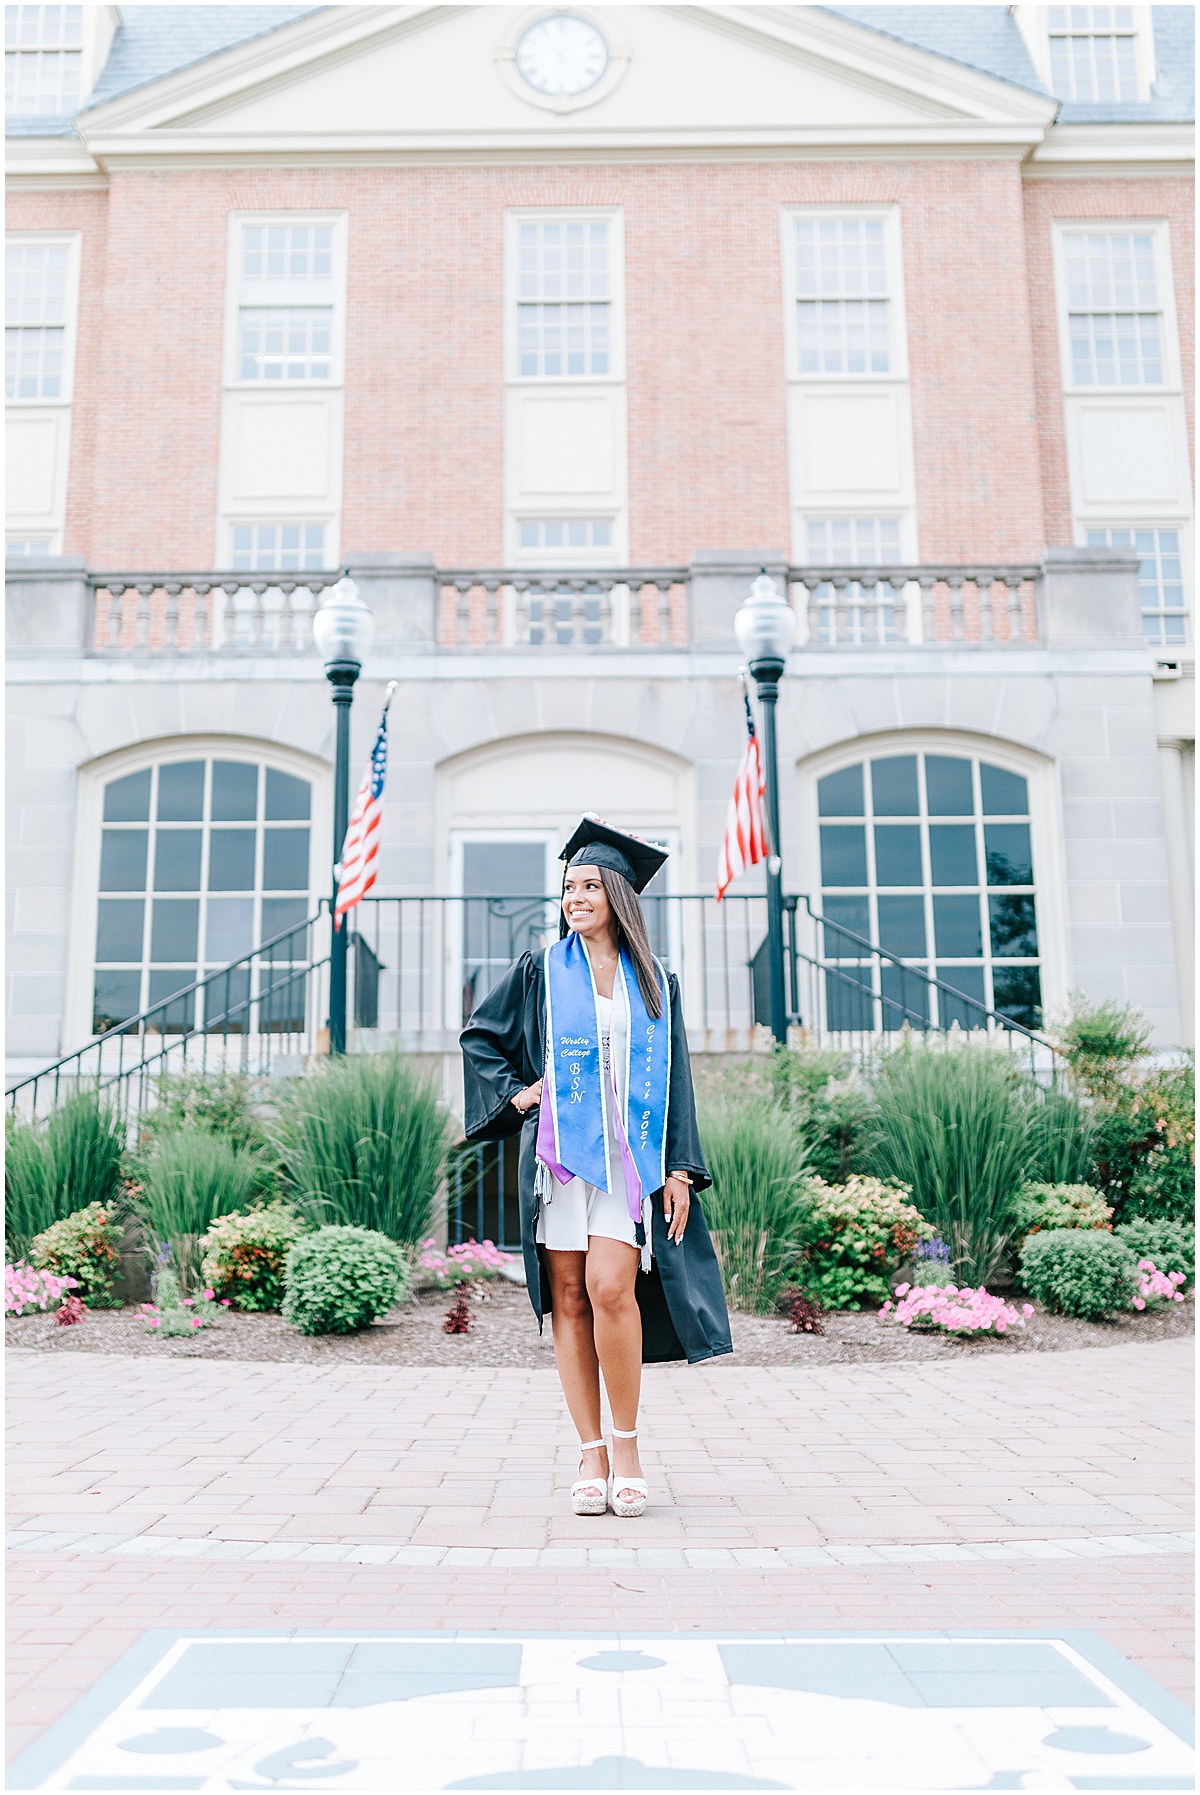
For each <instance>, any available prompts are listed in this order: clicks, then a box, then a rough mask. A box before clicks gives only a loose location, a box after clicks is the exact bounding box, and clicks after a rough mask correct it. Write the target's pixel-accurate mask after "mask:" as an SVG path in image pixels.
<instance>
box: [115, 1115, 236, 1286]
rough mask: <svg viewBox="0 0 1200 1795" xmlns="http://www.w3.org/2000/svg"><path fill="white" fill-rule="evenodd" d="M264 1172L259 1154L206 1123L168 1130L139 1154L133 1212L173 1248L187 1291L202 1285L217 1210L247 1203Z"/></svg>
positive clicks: (154, 1237) (155, 1236) (149, 1232)
mask: <svg viewBox="0 0 1200 1795" xmlns="http://www.w3.org/2000/svg"><path fill="white" fill-rule="evenodd" d="M261 1172H262V1162H261V1160H260V1159H259V1157H258V1155H257V1154H255V1153H248V1152H245V1151H241V1152H239V1151H238V1149H237V1148H235V1147H231V1146H230V1145H229V1143H228V1142H227V1141H224V1140H222V1138H221V1136H220V1135H218V1134H213V1133H211V1132H210V1131H209V1130H208V1129H204V1128H182V1129H180V1130H179V1131H178V1132H177V1133H175V1134H164V1135H162V1136H161V1137H160V1138H159V1139H158V1140H157V1141H156V1142H155V1143H154V1145H153V1146H152V1147H151V1148H150V1150H149V1152H147V1153H146V1154H145V1155H144V1156H143V1157H141V1158H139V1161H138V1171H137V1182H136V1184H135V1186H134V1187H133V1188H134V1195H133V1202H134V1208H135V1212H136V1214H137V1216H138V1218H139V1220H140V1221H141V1224H142V1227H143V1229H144V1231H145V1233H146V1235H147V1236H148V1238H149V1240H150V1241H151V1242H165V1244H166V1245H167V1246H168V1247H169V1248H170V1255H171V1263H172V1265H173V1266H174V1269H175V1275H176V1276H177V1278H178V1279H179V1283H180V1285H181V1287H182V1288H183V1289H184V1290H187V1291H191V1290H194V1289H195V1288H196V1287H197V1285H198V1284H199V1281H200V1258H201V1246H200V1243H201V1241H202V1239H203V1237H204V1235H205V1234H206V1233H207V1232H208V1229H209V1228H210V1226H211V1225H212V1223H213V1222H214V1221H215V1220H216V1218H217V1217H218V1216H219V1215H230V1214H232V1212H233V1211H234V1210H235V1209H245V1208H247V1207H248V1205H249V1203H250V1201H251V1199H252V1198H253V1196H254V1194H255V1190H256V1187H257V1185H258V1181H259V1178H260V1176H261Z"/></svg>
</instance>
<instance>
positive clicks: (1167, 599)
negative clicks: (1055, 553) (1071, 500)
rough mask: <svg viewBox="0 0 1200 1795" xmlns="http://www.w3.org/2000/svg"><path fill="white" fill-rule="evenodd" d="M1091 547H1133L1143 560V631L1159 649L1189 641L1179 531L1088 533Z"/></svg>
mask: <svg viewBox="0 0 1200 1795" xmlns="http://www.w3.org/2000/svg"><path fill="white" fill-rule="evenodd" d="M1087 539H1088V547H1089V548H1131V549H1136V551H1137V553H1138V554H1139V555H1140V556H1141V558H1142V564H1141V566H1140V568H1139V569H1138V586H1139V588H1140V590H1141V595H1142V629H1143V631H1144V632H1145V635H1146V639H1147V641H1149V642H1154V643H1156V644H1157V645H1158V646H1159V647H1160V648H1170V647H1178V646H1179V644H1180V643H1182V642H1186V640H1187V633H1188V631H1187V609H1186V606H1185V604H1184V598H1183V562H1182V560H1181V558H1180V541H1179V531H1178V530H1153V529H1151V530H1136V529H1134V530H1089V531H1088V533H1087Z"/></svg>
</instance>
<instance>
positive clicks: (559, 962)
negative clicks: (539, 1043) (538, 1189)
mask: <svg viewBox="0 0 1200 1795" xmlns="http://www.w3.org/2000/svg"><path fill="white" fill-rule="evenodd" d="M654 968H655V971H656V973H657V974H658V980H659V991H660V994H661V1011H662V1013H661V1015H660V1016H658V1017H654V1016H651V1015H650V1013H649V1012H648V1010H647V1009H646V1006H645V1003H644V1002H643V1001H642V993H641V989H640V987H639V985H638V982H637V974H636V973H635V971H634V967H633V961H632V960H631V958H630V956H629V954H628V952H627V951H626V950H625V949H622V951H621V958H620V962H619V964H618V967H617V976H616V978H615V980H614V982H613V1007H614V1015H615V1012H616V1006H617V1005H618V1004H619V1005H621V1007H622V1008H623V1009H624V1011H625V1016H626V1020H627V1023H628V1027H627V1029H626V1041H627V1043H628V1061H627V1064H626V1077H625V1087H626V1101H625V1104H624V1105H623V1106H622V1104H621V1103H620V1101H619V1098H618V1092H619V1090H620V1084H619V1081H618V1079H617V1076H616V1073H617V1068H616V1066H615V1065H614V1066H613V1068H612V1081H613V1089H612V1092H611V1101H612V1105H613V1114H614V1116H615V1117H616V1124H617V1136H618V1138H619V1140H620V1143H621V1160H622V1163H623V1165H624V1169H625V1191H626V1195H627V1197H628V1202H629V1214H630V1216H631V1218H632V1219H633V1221H634V1222H636V1223H639V1224H640V1222H641V1220H642V1198H643V1196H651V1195H653V1193H654V1192H655V1191H658V1190H661V1189H662V1187H663V1185H664V1184H665V1182H666V1177H667V1159H666V1154H667V1094H668V1091H669V1090H670V1084H671V1007H670V993H669V991H668V988H667V980H666V975H665V974H664V972H663V969H662V967H661V966H660V965H659V963H658V961H657V960H656V961H655V962H654ZM544 971H545V984H546V1071H545V1083H544V1085H543V1087H542V1106H541V1113H540V1115H539V1117H538V1133H537V1157H538V1159H539V1160H540V1162H541V1164H542V1165H543V1166H544V1167H546V1168H547V1169H548V1170H549V1172H551V1173H552V1174H553V1176H554V1177H555V1178H556V1179H557V1180H558V1182H559V1183H560V1184H566V1183H568V1182H569V1180H570V1179H571V1178H582V1179H584V1180H585V1181H586V1182H587V1183H588V1184H594V1185H595V1186H596V1187H597V1189H600V1190H611V1189H612V1183H611V1178H610V1171H609V1163H608V1156H609V1142H608V1134H607V1131H606V1129H605V1126H604V1104H603V1100H602V1097H601V1088H600V1081H601V1079H602V1078H603V1077H604V1060H603V1054H602V1052H601V1042H600V1016H599V1011H598V1009H597V1006H596V982H595V979H594V978H593V977H592V968H591V962H590V961H589V959H588V957H587V950H586V949H585V947H584V945H583V942H582V941H581V940H580V938H579V936H578V935H576V934H570V935H566V936H564V938H563V939H562V940H561V941H556V942H555V943H554V944H553V946H551V947H548V948H547V949H546V954H545V960H544ZM613 1035H614V1040H615V1036H616V1030H615V1029H614V1031H613ZM622 1109H623V1110H624V1113H622ZM543 1192H544V1196H545V1198H546V1199H548V1198H549V1197H550V1195H551V1194H552V1193H551V1191H550V1190H549V1189H547V1188H546V1186H545V1183H544V1182H543Z"/></svg>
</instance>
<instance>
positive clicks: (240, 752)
mask: <svg viewBox="0 0 1200 1795" xmlns="http://www.w3.org/2000/svg"><path fill="white" fill-rule="evenodd" d="M208 757H216V758H217V759H220V760H244V761H253V762H254V763H255V764H256V765H266V766H271V767H275V768H277V769H278V771H279V772H281V773H292V774H294V775H295V777H296V778H298V779H305V780H307V781H308V782H309V784H310V785H311V787H312V815H311V817H310V818H309V829H310V835H309V890H308V898H309V902H310V904H315V903H316V902H317V901H318V899H319V898H320V897H322V896H323V895H324V891H325V886H326V884H327V883H328V880H327V879H326V877H325V872H326V869H327V867H328V859H327V855H328V853H329V842H330V840H331V838H332V835H333V812H332V809H331V802H332V793H333V775H332V770H331V768H330V766H329V764H328V762H327V761H323V760H319V759H317V758H316V756H314V755H309V754H304V753H302V752H301V750H299V749H296V748H290V747H288V746H286V745H284V744H282V743H276V742H269V741H256V740H255V739H254V738H252V737H250V736H236V735H228V736H222V735H196V736H187V737H180V736H166V737H163V738H160V739H159V740H157V741H153V742H139V743H137V744H136V746H134V747H130V748H120V749H118V750H117V751H116V752H115V753H112V754H106V755H104V756H103V757H102V758H101V759H99V760H95V761H92V762H91V763H90V765H88V766H85V767H80V769H79V772H78V783H77V793H78V801H77V804H76V811H75V849H74V854H73V856H72V862H71V863H72V867H73V869H74V872H73V877H72V882H71V899H70V926H69V931H68V947H67V977H66V998H65V1003H64V1006H63V1036H62V1043H63V1044H62V1051H63V1053H71V1052H73V1051H74V1050H75V1049H76V1048H77V1047H81V1046H83V1045H84V1043H85V1042H87V1041H91V1040H92V1039H94V1037H93V1034H92V1026H91V1024H92V994H93V985H92V981H93V979H94V977H95V970H96V922H97V918H98V915H99V902H100V894H99V887H100V848H101V832H102V830H103V827H104V788H105V786H106V785H107V784H108V783H109V781H110V780H113V779H121V778H124V777H125V775H126V774H128V773H139V772H141V771H142V770H143V769H144V768H146V767H151V766H166V765H169V764H171V763H173V762H178V761H186V760H201V759H205V758H208ZM136 895H137V894H136V893H133V892H131V893H130V896H136ZM144 895H145V896H146V897H147V898H149V897H152V896H153V893H151V892H147V893H145V894H144ZM163 895H168V894H163ZM197 964H198V965H199V964H200V961H199V960H198V961H197Z"/></svg>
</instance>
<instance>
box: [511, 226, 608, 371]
mask: <svg viewBox="0 0 1200 1795" xmlns="http://www.w3.org/2000/svg"><path fill="white" fill-rule="evenodd" d="M611 300H612V288H611V265H610V250H609V224H608V220H607V219H586V220H579V221H578V222H572V221H569V220H526V221H524V222H523V223H522V224H521V225H520V227H519V243H518V252H517V365H518V368H519V370H520V373H521V374H522V375H526V376H527V375H548V376H563V375H589V374H608V373H610V372H611V364H612V345H611V341H610V330H611V325H610V316H609V314H610V306H611Z"/></svg>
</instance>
